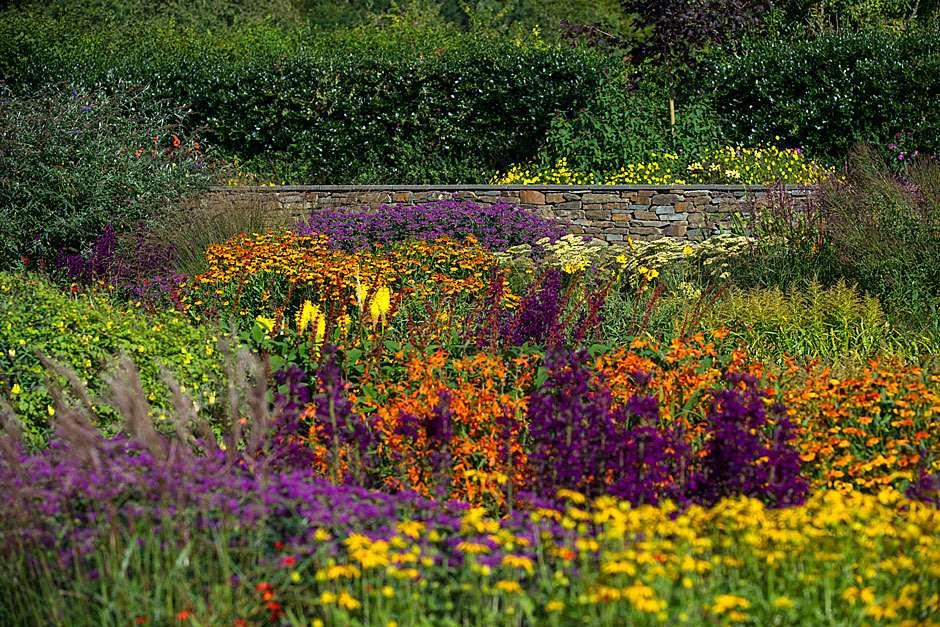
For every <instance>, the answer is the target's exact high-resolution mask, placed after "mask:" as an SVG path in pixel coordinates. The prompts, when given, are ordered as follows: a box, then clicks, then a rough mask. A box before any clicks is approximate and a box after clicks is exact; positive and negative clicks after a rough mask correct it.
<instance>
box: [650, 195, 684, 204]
mask: <svg viewBox="0 0 940 627" xmlns="http://www.w3.org/2000/svg"><path fill="white" fill-rule="evenodd" d="M680 200H682V197H681V196H679V195H678V194H656V195H655V196H653V197H652V198H650V203H652V204H654V205H674V204H676V203H677V202H679V201H680Z"/></svg>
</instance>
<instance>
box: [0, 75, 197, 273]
mask: <svg viewBox="0 0 940 627" xmlns="http://www.w3.org/2000/svg"><path fill="white" fill-rule="evenodd" d="M150 96H151V95H150V94H148V93H146V92H143V93H135V92H133V91H131V92H129V91H125V90H119V93H115V94H111V95H108V94H103V93H98V92H92V91H91V90H86V89H68V88H64V87H63V88H58V87H44V88H41V89H40V90H39V91H38V92H37V93H35V94H29V95H27V96H25V97H16V98H3V97H2V94H0V268H3V267H5V266H7V267H9V266H10V265H15V264H18V263H19V258H20V257H21V256H25V257H27V258H29V259H30V260H35V259H40V260H43V259H44V260H46V261H52V260H53V259H55V258H56V255H57V254H58V253H59V252H60V251H75V250H83V249H85V248H86V247H87V246H88V245H89V244H90V243H91V242H92V241H94V239H95V238H96V237H98V236H99V235H100V234H101V232H102V229H104V227H105V226H106V225H108V224H112V225H113V226H115V227H116V228H118V229H121V228H125V227H127V226H129V225H131V224H133V223H134V222H136V221H138V220H141V219H146V218H149V217H151V216H152V215H153V214H154V212H156V211H157V210H158V209H160V208H162V207H163V206H164V205H167V204H169V203H173V202H175V201H177V200H178V199H180V198H181V197H184V196H187V195H191V194H196V193H199V192H201V191H204V190H205V189H207V188H208V183H209V181H210V179H211V173H210V171H209V168H208V167H206V161H205V158H204V155H203V154H202V150H201V148H200V147H199V145H198V142H196V141H195V138H194V137H192V136H187V135H186V134H185V133H184V132H183V130H182V119H181V115H182V114H181V113H180V112H179V111H174V110H169V109H168V110H159V109H157V108H153V107H151V106H150V105H152V104H153V100H152V98H151V97H150ZM142 109H147V110H146V111H144V110H142Z"/></svg>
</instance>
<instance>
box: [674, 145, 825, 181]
mask: <svg viewBox="0 0 940 627" xmlns="http://www.w3.org/2000/svg"><path fill="white" fill-rule="evenodd" d="M778 139H779V138H778ZM687 170H688V175H687V176H688V178H689V180H690V182H693V183H739V184H744V185H760V184H764V183H796V184H801V185H811V184H813V183H817V182H819V181H820V180H822V179H826V178H829V177H830V176H832V174H833V171H832V170H831V169H829V168H826V167H825V166H823V165H821V164H819V163H816V162H815V161H812V160H810V159H807V158H806V156H805V155H804V154H803V153H802V151H800V150H797V149H795V148H778V147H777V146H774V145H766V146H757V147H754V148H745V147H740V146H725V147H723V148H719V149H717V150H713V151H710V152H708V153H706V154H705V156H704V158H703V159H702V160H701V161H698V162H695V163H691V164H689V166H688V168H687Z"/></svg>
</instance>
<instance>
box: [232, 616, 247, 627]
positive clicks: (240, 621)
mask: <svg viewBox="0 0 940 627" xmlns="http://www.w3.org/2000/svg"><path fill="white" fill-rule="evenodd" d="M232 627H248V621H247V620H245V619H244V618H236V619H235V622H234V623H232Z"/></svg>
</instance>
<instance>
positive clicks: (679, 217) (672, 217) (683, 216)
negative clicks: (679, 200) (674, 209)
mask: <svg viewBox="0 0 940 627" xmlns="http://www.w3.org/2000/svg"><path fill="white" fill-rule="evenodd" d="M661 217H662V219H663V220H669V221H670V222H685V221H686V220H688V219H689V214H687V213H667V214H665V215H663V216H661Z"/></svg>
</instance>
